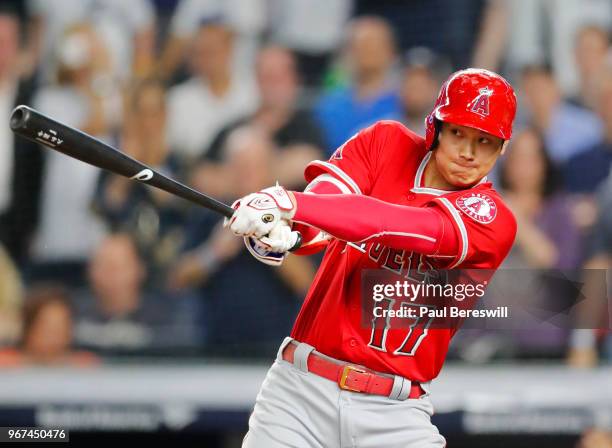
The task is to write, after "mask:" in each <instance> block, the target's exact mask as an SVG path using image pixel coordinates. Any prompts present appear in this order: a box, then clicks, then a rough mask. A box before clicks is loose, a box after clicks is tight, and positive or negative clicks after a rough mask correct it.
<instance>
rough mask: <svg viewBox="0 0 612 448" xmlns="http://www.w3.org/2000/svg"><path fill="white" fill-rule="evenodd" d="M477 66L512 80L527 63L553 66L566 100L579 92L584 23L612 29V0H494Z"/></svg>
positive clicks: (480, 40) (489, 5)
mask: <svg viewBox="0 0 612 448" xmlns="http://www.w3.org/2000/svg"><path fill="white" fill-rule="evenodd" d="M483 18H484V19H483V21H482V26H481V29H480V35H479V38H478V42H477V44H476V47H475V51H474V59H473V65H474V66H477V67H483V68H488V69H491V70H495V71H504V72H505V73H507V74H508V75H509V77H510V78H511V79H514V78H515V77H518V75H519V73H520V71H521V70H522V69H523V67H524V66H526V65H534V64H537V65H539V64H543V63H546V62H549V63H550V65H551V67H552V69H551V72H552V73H553V74H554V77H555V79H556V80H557V83H558V84H559V89H560V91H561V92H563V95H564V96H573V95H576V94H577V93H578V89H579V80H578V70H577V69H578V67H577V66H576V60H575V58H574V52H573V51H572V50H573V49H574V48H575V43H576V42H575V36H576V34H577V32H578V30H579V29H580V28H581V27H583V26H584V25H593V24H598V25H599V26H602V27H603V28H605V29H608V30H609V29H610V24H611V23H612V3H611V2H610V1H609V0H590V1H588V2H584V1H582V0H563V1H549V0H488V1H487V7H486V10H485V12H484V14H483Z"/></svg>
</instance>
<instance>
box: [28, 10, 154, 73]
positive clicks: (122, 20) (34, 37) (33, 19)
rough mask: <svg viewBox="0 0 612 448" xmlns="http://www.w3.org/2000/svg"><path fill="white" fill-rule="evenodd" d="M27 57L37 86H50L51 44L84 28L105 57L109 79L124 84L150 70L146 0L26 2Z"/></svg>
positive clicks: (151, 19) (150, 32)
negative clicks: (40, 83)
mask: <svg viewBox="0 0 612 448" xmlns="http://www.w3.org/2000/svg"><path fill="white" fill-rule="evenodd" d="M28 9H29V14H30V27H29V30H28V35H29V45H28V54H29V59H30V65H31V67H32V68H36V67H38V68H39V69H40V70H41V75H42V81H43V82H45V83H48V82H52V81H53V78H54V74H55V73H56V71H57V63H58V61H57V60H56V58H55V48H56V44H57V42H59V41H60V40H61V37H62V35H63V34H64V33H65V30H66V29H68V28H71V27H73V26H74V25H76V24H80V23H88V24H90V25H91V27H92V28H93V29H94V30H95V31H96V33H97V34H98V35H99V36H100V38H101V40H102V42H103V43H104V45H105V47H106V48H107V49H108V52H109V74H110V75H112V76H113V77H116V78H118V79H120V80H123V81H127V80H129V78H130V77H131V76H132V75H135V76H144V75H146V74H147V73H149V71H150V70H151V69H152V65H153V58H154V49H155V34H154V32H155V29H154V26H155V16H154V10H153V7H152V5H151V1H150V0H130V1H123V0H28Z"/></svg>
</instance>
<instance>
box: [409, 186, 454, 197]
mask: <svg viewBox="0 0 612 448" xmlns="http://www.w3.org/2000/svg"><path fill="white" fill-rule="evenodd" d="M410 191H412V192H413V193H423V194H431V195H433V196H442V195H443V194H446V193H448V191H444V190H436V189H435V188H416V187H415V188H412V189H411V190H410Z"/></svg>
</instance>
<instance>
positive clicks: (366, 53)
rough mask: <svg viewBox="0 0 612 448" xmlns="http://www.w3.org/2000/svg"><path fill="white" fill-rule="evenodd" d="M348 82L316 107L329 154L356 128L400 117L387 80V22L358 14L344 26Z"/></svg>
mask: <svg viewBox="0 0 612 448" xmlns="http://www.w3.org/2000/svg"><path fill="white" fill-rule="evenodd" d="M345 52H346V57H347V64H348V66H349V70H350V73H351V83H350V85H349V86H348V87H346V88H339V89H337V90H333V91H331V92H329V93H326V94H325V95H324V96H323V97H322V98H321V99H320V101H319V103H318V104H317V107H316V113H317V117H318V119H319V123H320V125H321V127H322V128H323V131H324V134H325V138H326V143H327V148H326V149H327V151H328V153H329V154H331V153H332V152H333V151H334V150H335V149H336V148H338V147H339V146H340V145H342V144H343V143H344V142H345V141H346V140H348V139H349V138H350V137H351V136H352V135H353V134H355V133H356V132H357V131H358V130H359V129H361V128H363V127H365V126H368V125H370V124H372V123H374V122H375V121H377V120H381V119H400V117H401V102H400V98H399V95H398V94H397V92H396V88H395V87H396V86H394V85H393V83H392V80H391V69H392V66H393V63H394V61H395V42H394V38H393V32H392V30H391V27H390V26H389V24H388V23H387V22H386V21H384V20H383V19H381V18H378V17H370V16H367V17H359V18H357V19H354V21H353V22H351V23H350V24H349V26H348V28H347V44H346V48H345Z"/></svg>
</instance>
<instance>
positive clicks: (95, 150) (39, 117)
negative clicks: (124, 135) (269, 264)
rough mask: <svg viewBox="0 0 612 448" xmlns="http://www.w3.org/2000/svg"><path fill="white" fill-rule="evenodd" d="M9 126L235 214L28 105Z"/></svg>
mask: <svg viewBox="0 0 612 448" xmlns="http://www.w3.org/2000/svg"><path fill="white" fill-rule="evenodd" d="M10 126H11V129H12V130H13V132H14V133H15V134H17V135H20V136H21V137H24V138H27V139H28V140H32V141H33V142H36V143H40V144H41V145H43V146H46V147H47V148H50V149H53V150H55V151H59V152H61V153H64V154H66V155H68V156H70V157H73V158H75V159H78V160H81V161H82V162H85V163H88V164H89V165H93V166H96V167H98V168H102V169H104V170H108V171H111V172H113V173H115V174H119V175H121V176H125V177H128V178H130V179H134V180H138V181H140V182H144V183H146V184H148V185H152V186H154V187H157V188H160V189H162V190H164V191H167V192H168V193H170V194H173V195H175V196H179V197H181V198H183V199H186V200H188V201H191V202H194V203H196V204H198V205H201V206H202V207H206V208H208V209H210V210H214V211H215V212H217V213H220V214H222V215H223V216H225V217H226V218H230V217H231V216H232V215H233V214H234V209H233V208H231V207H230V206H229V205H227V204H224V203H222V202H219V201H217V200H216V199H214V198H211V197H210V196H207V195H205V194H203V193H200V192H199V191H196V190H194V189H192V188H190V187H188V186H186V185H183V184H182V183H180V182H177V181H176V180H174V179H170V178H169V177H166V176H164V175H163V174H160V173H159V172H157V171H155V170H154V169H152V168H150V167H148V166H147V165H145V164H143V163H141V162H139V161H138V160H135V159H133V158H131V157H130V156H128V155H126V154H124V153H122V152H121V151H119V150H117V149H115V148H113V147H112V146H110V145H107V144H106V143H103V142H101V141H100V140H98V139H96V138H94V137H92V136H91V135H88V134H85V133H84V132H81V131H79V130H78V129H75V128H73V127H70V126H67V125H65V124H63V123H59V122H57V121H55V120H53V119H52V118H49V117H47V116H45V115H43V114H41V113H40V112H38V111H36V110H34V109H32V108H30V107H27V106H17V107H16V108H15V110H14V111H13V113H12V114H11V120H10ZM300 244H301V238H300V237H298V239H297V242H296V244H295V246H294V247H293V248H291V250H296V249H298V248H299V246H300Z"/></svg>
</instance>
